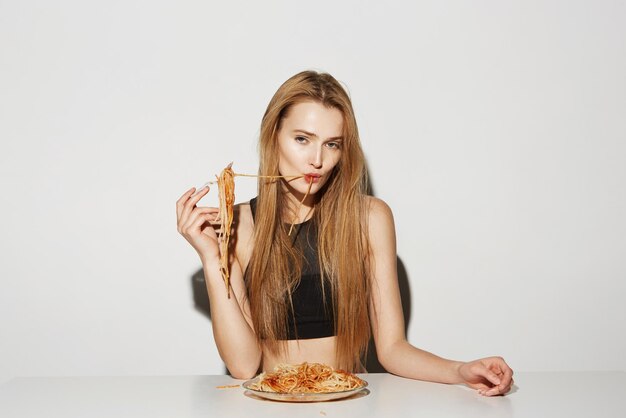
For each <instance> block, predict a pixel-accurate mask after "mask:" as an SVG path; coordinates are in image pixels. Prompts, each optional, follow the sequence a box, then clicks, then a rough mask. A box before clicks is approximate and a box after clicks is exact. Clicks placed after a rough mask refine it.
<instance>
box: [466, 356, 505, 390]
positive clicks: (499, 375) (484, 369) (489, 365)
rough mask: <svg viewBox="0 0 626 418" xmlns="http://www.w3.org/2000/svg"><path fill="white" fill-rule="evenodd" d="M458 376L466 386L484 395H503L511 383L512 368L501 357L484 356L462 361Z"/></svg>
mask: <svg viewBox="0 0 626 418" xmlns="http://www.w3.org/2000/svg"><path fill="white" fill-rule="evenodd" d="M458 372H459V377H460V379H461V380H462V382H463V383H465V384H466V385H467V386H469V387H471V388H474V389H478V393H479V394H481V395H484V396H496V395H504V394H506V393H507V392H509V391H510V390H511V386H512V385H513V370H511V368H510V367H509V365H508V364H506V362H505V361H504V359H503V358H502V357H486V358H483V359H479V360H474V361H470V362H467V363H462V364H461V365H460V366H459V369H458Z"/></svg>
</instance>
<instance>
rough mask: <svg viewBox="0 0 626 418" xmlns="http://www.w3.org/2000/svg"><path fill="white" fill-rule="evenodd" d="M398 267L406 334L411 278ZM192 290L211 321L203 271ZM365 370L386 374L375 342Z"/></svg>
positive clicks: (193, 278)
mask: <svg viewBox="0 0 626 418" xmlns="http://www.w3.org/2000/svg"><path fill="white" fill-rule="evenodd" d="M397 266H398V285H399V286H400V298H401V300H402V314H403V316H404V332H405V334H406V332H407V329H408V326H409V319H410V317H411V290H410V289H409V278H408V275H407V272H406V269H405V268H404V263H402V260H400V258H399V257H398V258H397ZM191 288H192V293H193V301H194V307H195V308H196V310H197V311H198V312H200V313H202V314H203V315H205V316H206V317H207V318H208V319H209V320H211V307H210V305H209V296H208V294H207V290H206V284H205V282H204V272H203V271H202V269H200V270H198V271H197V272H195V273H194V274H193V276H191ZM365 368H366V369H367V371H368V372H369V373H382V372H385V369H384V368H383V366H381V364H380V363H379V362H378V357H377V354H376V347H375V346H374V342H373V341H372V340H370V343H369V347H368V350H367V358H366V362H365ZM224 373H225V374H229V373H228V370H226V368H225V369H224Z"/></svg>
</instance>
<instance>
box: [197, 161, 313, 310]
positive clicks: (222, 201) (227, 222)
mask: <svg viewBox="0 0 626 418" xmlns="http://www.w3.org/2000/svg"><path fill="white" fill-rule="evenodd" d="M232 167H233V163H230V164H228V166H227V167H226V168H224V169H223V170H222V172H221V173H220V175H219V176H215V177H216V178H217V189H218V196H219V210H218V215H217V219H216V222H219V224H220V227H219V232H218V234H217V238H218V243H219V250H220V273H221V275H222V279H223V280H224V284H225V285H226V294H227V296H228V298H229V299H230V266H229V263H228V259H229V255H228V245H229V242H230V234H231V228H232V224H233V212H234V206H235V177H238V176H240V177H260V178H269V179H281V178H283V179H292V180H293V179H297V178H300V177H304V176H303V175H299V176H260V175H253V174H239V173H235V172H234V171H233V168H232ZM211 183H214V182H209V183H207V184H211ZM312 184H313V182H312V181H311V182H309V189H308V190H307V192H306V195H305V196H304V198H303V199H302V202H304V199H306V197H307V195H308V194H309V192H310V191H311V185H312ZM302 202H300V206H301V205H302ZM298 209H299V207H298ZM295 222H296V219H294V222H293V223H292V224H291V228H290V229H289V234H290V235H291V229H293V225H294V224H295Z"/></svg>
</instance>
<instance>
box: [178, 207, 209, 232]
mask: <svg viewBox="0 0 626 418" xmlns="http://www.w3.org/2000/svg"><path fill="white" fill-rule="evenodd" d="M217 212H218V210H217V209H216V208H205V207H201V208H194V209H193V210H192V211H191V213H190V214H189V216H187V217H186V218H185V220H184V224H183V225H182V228H181V230H182V232H183V233H184V234H187V235H192V234H193V233H194V232H196V231H198V232H201V230H200V227H201V226H202V225H203V224H204V223H206V222H208V223H210V224H211V225H213V222H212V221H214V219H215V217H216V216H217Z"/></svg>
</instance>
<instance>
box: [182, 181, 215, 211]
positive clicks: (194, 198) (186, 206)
mask: <svg viewBox="0 0 626 418" xmlns="http://www.w3.org/2000/svg"><path fill="white" fill-rule="evenodd" d="M194 190H195V188H191V189H189V191H187V193H185V194H184V195H183V196H182V197H181V199H180V200H182V199H184V198H185V197H186V199H184V200H183V202H182V208H181V213H180V215H179V218H186V217H187V216H188V215H189V213H191V211H192V210H193V208H195V207H196V204H197V203H198V202H199V201H200V199H202V198H203V197H204V196H206V194H207V193H208V192H209V190H210V188H209V186H207V187H205V188H203V189H200V190H198V191H197V192H196V193H195V194H194Z"/></svg>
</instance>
